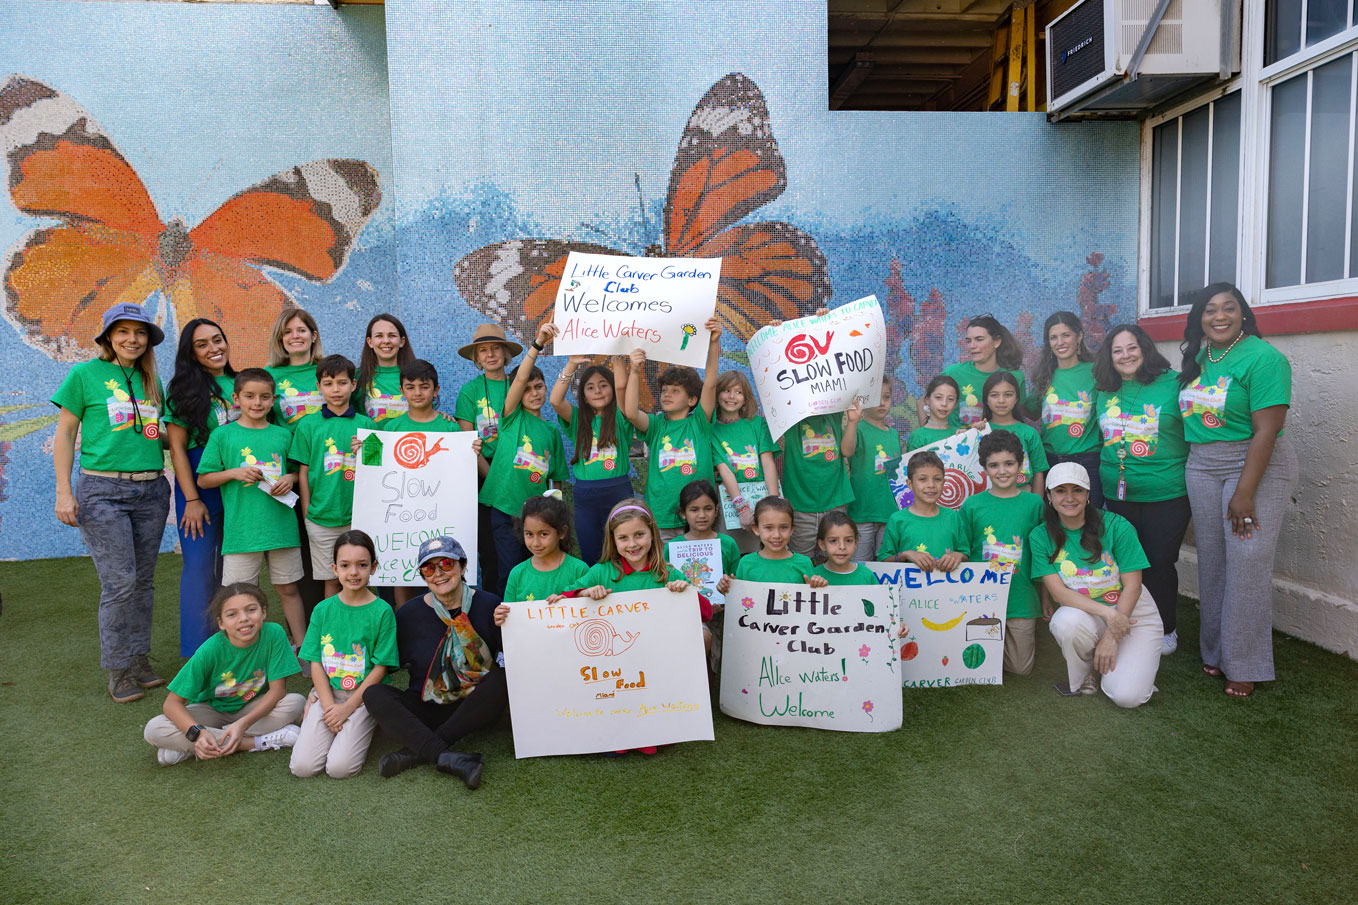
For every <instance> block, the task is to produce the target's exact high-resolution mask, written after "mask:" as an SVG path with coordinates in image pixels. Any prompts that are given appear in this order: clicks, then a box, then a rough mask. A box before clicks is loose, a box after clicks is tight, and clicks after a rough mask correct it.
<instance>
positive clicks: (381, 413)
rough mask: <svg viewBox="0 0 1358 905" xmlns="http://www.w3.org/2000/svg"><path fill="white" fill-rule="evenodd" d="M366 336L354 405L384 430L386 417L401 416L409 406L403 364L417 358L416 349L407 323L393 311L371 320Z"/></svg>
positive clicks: (359, 366) (360, 359)
mask: <svg viewBox="0 0 1358 905" xmlns="http://www.w3.org/2000/svg"><path fill="white" fill-rule="evenodd" d="M364 337H365V338H364V340H363V353H362V354H361V355H360V356H359V360H358V386H357V387H356V388H355V389H354V406H355V407H356V408H358V409H359V410H360V411H362V412H363V414H365V415H367V416H368V417H369V418H371V419H373V421H375V422H377V427H378V429H379V430H384V429H385V428H384V427H383V422H384V421H390V420H392V419H394V418H399V417H400V416H401V415H404V414H405V413H406V410H407V409H408V408H409V406H408V405H407V404H406V400H405V397H404V396H402V395H401V368H403V367H405V366H406V365H407V364H409V363H410V362H412V361H414V360H415V350H414V348H412V347H411V345H410V337H409V336H407V335H406V327H405V324H403V323H401V321H400V320H399V319H398V318H397V317H396V316H395V315H392V314H379V315H377V316H376V317H374V318H373V319H372V320H370V321H368V329H367V332H366V333H365V334H364Z"/></svg>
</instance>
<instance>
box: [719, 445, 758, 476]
mask: <svg viewBox="0 0 1358 905" xmlns="http://www.w3.org/2000/svg"><path fill="white" fill-rule="evenodd" d="M721 448H722V449H724V450H726V458H728V459H730V460H731V465H732V467H734V468H736V469H737V470H739V471H740V473H741V475H742V476H743V477H746V478H753V477H754V476H755V475H757V474H758V473H759V471H758V468H759V450H757V449H755V448H754V447H753V446H751V445H749V444H748V443H747V444H745V450H744V451H743V452H736V451H735V450H733V449H732V448H731V444H729V443H727V442H726V441H725V440H723V441H721Z"/></svg>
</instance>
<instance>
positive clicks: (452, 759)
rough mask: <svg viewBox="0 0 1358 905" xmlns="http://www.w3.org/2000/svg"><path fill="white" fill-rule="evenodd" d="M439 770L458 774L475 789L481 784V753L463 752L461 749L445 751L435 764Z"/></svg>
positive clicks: (469, 786)
mask: <svg viewBox="0 0 1358 905" xmlns="http://www.w3.org/2000/svg"><path fill="white" fill-rule="evenodd" d="M434 766H435V767H437V768H438V770H439V772H441V773H447V774H449V775H451V776H456V777H457V778H458V779H461V780H462V781H463V782H465V783H466V784H467V788H469V789H475V788H476V787H477V786H479V785H481V766H482V764H481V755H479V754H463V753H461V752H460V751H444V752H443V753H442V754H440V755H439V759H438V760H437V761H436V762H435V764H434Z"/></svg>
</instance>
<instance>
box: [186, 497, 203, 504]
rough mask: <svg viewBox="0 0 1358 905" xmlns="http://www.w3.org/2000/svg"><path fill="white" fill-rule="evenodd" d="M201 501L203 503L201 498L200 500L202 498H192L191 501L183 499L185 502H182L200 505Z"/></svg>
mask: <svg viewBox="0 0 1358 905" xmlns="http://www.w3.org/2000/svg"><path fill="white" fill-rule="evenodd" d="M202 501H203V498H202V497H194V498H193V499H191V500H190V499H185V500H184V502H186V503H201V502H202Z"/></svg>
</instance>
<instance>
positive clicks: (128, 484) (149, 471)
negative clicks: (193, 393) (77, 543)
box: [52, 303, 170, 703]
mask: <svg viewBox="0 0 1358 905" xmlns="http://www.w3.org/2000/svg"><path fill="white" fill-rule="evenodd" d="M164 339H165V334H164V332H163V331H162V330H161V329H160V328H159V327H157V326H156V325H155V324H154V323H153V322H152V320H151V317H150V316H149V315H148V314H147V313H146V309H145V308H143V307H142V306H141V305H136V304H131V303H119V304H117V305H114V306H113V307H112V308H109V309H108V310H107V311H105V312H104V322H103V329H102V330H100V332H99V335H98V336H96V337H95V338H94V342H95V344H96V345H97V346H98V347H99V357H98V358H96V359H94V360H93V361H86V362H82V363H80V364H78V365H76V366H75V367H73V368H71V372H70V373H69V374H67V375H66V379H65V380H63V381H62V382H61V386H60V387H58V388H57V391H56V393H54V394H53V396H52V404H53V405H55V406H57V408H58V409H59V410H60V411H59V414H58V416H57V433H56V442H55V445H54V446H53V449H52V462H53V465H54V466H55V467H56V491H57V493H56V496H57V502H56V513H57V518H58V519H60V520H61V521H62V522H63V523H65V524H67V525H70V526H72V527H78V528H79V529H80V536H81V538H82V539H83V540H84V541H85V546H87V547H88V548H89V550H90V558H91V559H93V560H94V568H95V571H96V572H97V573H98V575H99V586H100V587H99V650H100V653H99V662H100V665H101V666H102V667H103V668H104V669H107V670H108V674H109V678H108V691H109V694H110V695H111V696H112V697H113V700H115V701H117V702H119V703H125V702H127V701H136V700H138V699H140V698H142V697H143V696H144V693H143V692H142V689H143V688H152V687H154V686H157V685H164V684H165V680H164V679H162V678H161V677H160V676H158V675H156V674H155V672H154V671H153V670H152V669H151V664H150V662H149V660H148V655H149V654H150V651H151V608H152V605H153V603H154V602H155V585H154V581H155V569H156V555H157V554H158V553H159V552H160V539H161V537H162V536H163V535H164V533H165V517H166V516H167V515H168V514H169V511H170V484H169V482H168V481H166V480H165V475H164V470H165V453H164V447H163V443H164V432H163V430H162V428H161V424H160V415H161V408H162V405H163V402H162V400H164V398H165V390H164V388H163V387H162V386H161V383H160V377H159V375H158V374H157V373H156V356H155V351H154V350H155V347H156V346H158V345H160V343H161V342H162V341H163V340H164ZM77 435H79V437H80V438H81V444H80V477H79V479H78V480H77V482H76V486H75V490H74V492H72V490H71V469H72V466H73V465H74V464H75V441H76V437H77Z"/></svg>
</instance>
